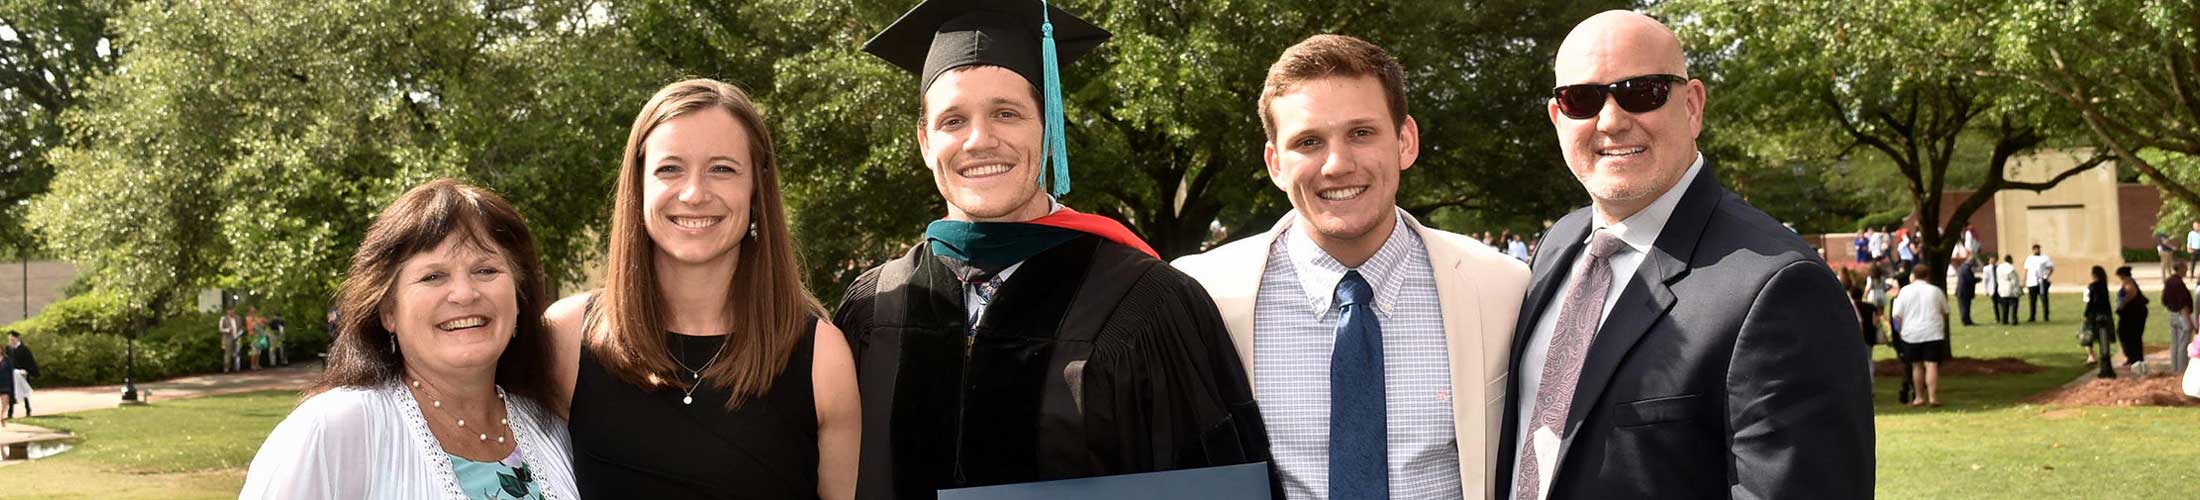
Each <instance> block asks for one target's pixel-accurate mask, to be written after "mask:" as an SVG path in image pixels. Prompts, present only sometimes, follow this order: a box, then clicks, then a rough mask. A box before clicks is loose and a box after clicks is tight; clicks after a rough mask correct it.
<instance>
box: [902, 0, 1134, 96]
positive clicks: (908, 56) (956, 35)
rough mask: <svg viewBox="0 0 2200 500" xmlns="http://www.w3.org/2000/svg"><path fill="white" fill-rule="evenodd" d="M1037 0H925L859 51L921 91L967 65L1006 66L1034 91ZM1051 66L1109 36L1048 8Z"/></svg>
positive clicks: (1065, 62)
mask: <svg viewBox="0 0 2200 500" xmlns="http://www.w3.org/2000/svg"><path fill="white" fill-rule="evenodd" d="M1041 5H1044V4H1042V3H1040V2H1039V1H1038V0H926V1H925V2H923V3H920V4H917V7H916V8H913V9H910V10H909V12H907V13H904V14H902V16H901V18H900V19H896V20H894V24H893V25H890V26H887V27H886V29H885V30H883V31H880V32H879V34H878V36H876V37H872V38H871V41H870V42H866V43H864V44H863V51H864V52H869V53H871V54H872V55H876V56H878V57H879V58H880V59H885V60H886V62H889V63H893V64H894V65H895V66H899V67H901V69H903V70H906V71H908V72H911V73H916V74H917V75H918V76H921V77H923V84H922V87H919V88H922V89H930V88H932V81H933V80H935V79H938V78H939V76H940V74H941V73H945V72H947V71H948V70H951V69H955V68H960V67H963V66H970V65H978V64H983V65H991V66H1000V67H1003V68H1007V69H1008V70H1009V71H1014V72H1016V74H1019V75H1023V77H1024V80H1027V81H1029V82H1031V85H1032V86H1033V87H1034V88H1036V87H1038V86H1039V85H1041V84H1042V83H1043V82H1045V80H1043V79H1042V75H1041V69H1042V66H1041V60H1040V57H1041V54H1042V53H1041V52H1040V50H1041V47H1040V45H1041V43H1040V39H1039V35H1040V16H1039V9H1040V6H1041ZM1046 9H1047V11H1046V12H1047V17H1048V19H1047V20H1048V21H1051V22H1052V23H1053V24H1054V46H1055V62H1056V63H1058V64H1060V65H1062V66H1068V65H1069V63H1070V62H1072V61H1075V60H1077V58H1078V57H1080V56H1083V55H1084V54H1085V53H1087V52H1091V51H1092V49H1094V48H1097V47H1099V46H1100V43H1101V42H1105V41H1107V40H1108V37H1109V36H1110V35H1109V34H1108V32H1107V30H1103V29H1100V27H1098V26H1093V25H1092V23H1088V22H1085V20H1083V19H1078V18H1077V16H1074V15H1070V13H1069V12H1065V11H1063V10H1062V9H1061V8H1059V7H1052V6H1049V7H1047V8H1046Z"/></svg>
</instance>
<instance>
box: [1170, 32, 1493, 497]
mask: <svg viewBox="0 0 2200 500" xmlns="http://www.w3.org/2000/svg"><path fill="white" fill-rule="evenodd" d="M1260 113H1261V122H1262V125H1263V126H1264V128H1265V129H1266V132H1267V136H1268V143H1267V147H1266V148H1265V152H1264V160H1265V161H1266V163H1267V166H1268V174H1269V177H1270V178H1271V179H1272V180H1273V181H1274V182H1275V184H1276V187H1277V188H1279V189H1281V190H1283V192H1284V193H1285V194H1286V195H1287V196H1288V197H1289V198H1290V199H1291V205H1292V207H1293V208H1294V209H1295V210H1293V211H1292V213H1291V214H1289V215H1286V216H1284V217H1283V219H1282V220H1280V221H1277V222H1276V225H1275V226H1274V227H1273V228H1271V229H1270V230H1268V231H1267V232H1264V233H1261V234H1259V235H1255V236H1252V237H1249V238H1245V239H1242V240H1239V241H1236V242H1233V243H1230V244H1227V245H1224V246H1222V247H1221V248H1217V249H1215V250H1214V251H1211V252H1207V253H1204V254H1200V255H1193V256H1189V257H1185V258H1183V259H1179V260H1178V261H1177V262H1176V267H1177V268H1178V269H1181V270H1183V271H1184V272H1185V273H1187V274H1190V275H1192V277H1193V278H1194V279H1197V280H1199V282H1200V284H1201V285H1202V286H1204V287H1206V288H1207V291H1208V292H1209V294H1211V295H1212V296H1213V297H1214V300H1215V304H1216V306H1217V307H1218V308H1219V309H1220V310H1221V313H1222V318H1223V322H1224V324H1225V325H1226V326H1227V328H1228V330H1229V332H1230V337H1231V340H1232V341H1233V342H1234V344H1235V345H1234V347H1235V348H1236V349H1237V351H1238V356H1239V358H1240V359H1243V360H1245V363H1244V365H1245V367H1246V369H1247V370H1248V371H1249V372H1250V375H1251V377H1252V379H1253V385H1254V395H1255V399H1256V400H1257V401H1258V402H1259V404H1260V408H1261V413H1262V414H1263V416H1264V418H1265V419H1266V422H1267V424H1268V435H1269V440H1270V446H1271V451H1272V453H1273V455H1274V457H1275V464H1276V467H1275V469H1276V473H1277V474H1278V476H1279V479H1280V481H1279V483H1280V484H1282V486H1283V488H1284V492H1285V495H1286V496H1287V497H1289V498H1292V499H1324V498H1337V499H1351V498H1476V499H1485V498H1490V494H1491V493H1490V492H1489V491H1488V490H1489V489H1490V484H1491V483H1492V481H1491V476H1490V474H1491V472H1492V463H1493V460H1494V456H1495V452H1496V448H1495V445H1496V442H1497V441H1496V440H1497V435H1496V434H1497V431H1498V424H1499V422H1500V418H1499V417H1500V412H1501V411H1502V410H1503V408H1504V403H1505V402H1504V399H1503V398H1504V394H1505V385H1506V383H1505V380H1506V375H1505V364H1506V363H1505V362H1506V356H1507V355H1508V351H1507V347H1508V346H1510V345H1511V343H1512V327H1513V323H1514V319H1515V316H1516V315H1517V314H1518V308H1519V304H1520V299H1521V296H1522V295H1523V294H1524V293H1525V291H1526V290H1527V285H1528V278H1529V274H1528V268H1527V266H1526V265H1524V264H1522V263H1521V262H1520V261H1518V260H1514V259H1512V258H1509V257H1507V256H1505V254H1504V253H1503V252H1500V251H1498V250H1496V249H1493V248H1490V247H1489V246H1488V245H1485V244H1483V243H1481V242H1479V241H1475V240H1474V239H1473V238H1471V237H1467V236H1464V235H1459V234H1453V233H1448V232H1443V231H1438V230H1435V229H1430V228H1428V227H1426V226H1423V225H1422V224H1421V223H1420V221H1418V220H1415V219H1414V218H1413V216H1412V215H1411V214H1408V213H1406V212H1405V211H1404V210H1400V209H1399V208H1398V207H1397V192H1398V184H1399V177H1400V174H1402V173H1403V172H1404V170H1405V169H1407V168H1410V167H1412V166H1413V161H1414V159H1415V157H1416V156H1417V155H1418V154H1419V152H1418V149H1419V146H1420V137H1419V136H1420V132H1419V129H1418V126H1417V125H1416V124H1415V123H1414V121H1413V118H1412V117H1411V116H1409V115H1408V114H1407V113H1406V103H1405V95H1404V72H1403V70H1402V69H1401V68H1400V66H1399V65H1398V62H1397V61H1396V60H1394V59H1392V58H1391V57H1390V56H1389V55H1388V54H1386V53H1384V51H1383V50H1382V49H1381V48H1380V47H1376V46H1375V45H1373V44H1369V43H1367V42H1365V41H1361V40H1359V39H1355V38H1351V37H1345V36H1336V35H1318V36H1315V37H1312V38H1309V39H1307V40H1306V41H1304V42H1300V43H1299V44H1298V45H1296V46H1293V47H1291V48H1290V49H1288V50H1286V51H1285V52H1284V53H1283V56H1282V57H1281V58H1280V59H1279V60H1277V61H1276V63H1275V65H1274V66H1272V67H1270V68H1269V71H1268V77H1267V82H1266V83H1265V84H1264V85H1263V88H1262V92H1261V100H1260Z"/></svg>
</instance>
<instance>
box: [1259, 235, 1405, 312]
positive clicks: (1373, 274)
mask: <svg viewBox="0 0 2200 500" xmlns="http://www.w3.org/2000/svg"><path fill="white" fill-rule="evenodd" d="M1395 210H1396V213H1395V214H1393V217H1395V218H1396V219H1395V220H1394V221H1393V223H1392V224H1391V228H1390V235H1389V236H1388V237H1386V238H1385V239H1384V240H1383V246H1382V248H1380V249H1377V250H1375V255H1374V256H1372V257H1369V258H1368V259H1367V262H1364V263H1361V264H1360V267H1357V268H1351V267H1345V265H1344V263H1343V262H1338V261H1337V259H1336V258H1335V257H1330V256H1329V252H1327V251H1324V250H1322V248H1321V246H1320V245H1318V244H1316V243H1314V237H1312V236H1307V235H1306V230H1305V229H1303V228H1300V227H1298V219H1299V214H1298V212H1297V211H1292V212H1291V213H1290V214H1286V215H1285V216H1284V217H1285V218H1286V220H1289V221H1291V223H1290V224H1289V225H1287V226H1284V230H1283V231H1284V236H1283V246H1284V255H1285V256H1286V257H1287V258H1289V259H1290V262H1291V265H1292V268H1293V270H1295V271H1297V273H1298V276H1299V286H1300V287H1301V288H1302V291H1303V292H1304V293H1305V294H1306V298H1307V305H1308V306H1310V307H1312V308H1313V311H1314V314H1315V315H1316V316H1325V315H1328V314H1329V313H1331V312H1333V310H1334V309H1335V308H1336V307H1335V306H1334V305H1333V304H1332V303H1331V301H1332V300H1334V299H1335V298H1336V293H1337V283H1339V282H1342V281H1344V273H1345V271H1359V272H1360V277H1361V278H1364V279H1366V280H1367V284H1368V286H1369V287H1370V288H1373V289H1374V290H1375V314H1376V316H1377V317H1379V318H1388V317H1389V316H1390V310H1391V308H1392V305H1393V304H1396V303H1397V301H1398V294H1399V290H1400V287H1401V286H1402V285H1401V283H1402V282H1403V281H1404V280H1402V279H1400V277H1399V276H1398V269H1399V266H1401V265H1403V263H1404V261H1405V257H1406V256H1407V255H1408V254H1409V253H1410V252H1412V251H1413V250H1414V249H1416V248H1419V247H1420V244H1419V243H1420V241H1421V240H1420V238H1421V236H1420V235H1418V234H1414V232H1413V230H1412V229H1411V228H1408V227H1407V223H1406V218H1405V210H1404V209H1395Z"/></svg>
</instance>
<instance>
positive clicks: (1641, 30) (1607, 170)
mask: <svg viewBox="0 0 2200 500" xmlns="http://www.w3.org/2000/svg"><path fill="white" fill-rule="evenodd" d="M1552 70H1553V74H1554V76H1555V77H1556V78H1557V81H1556V82H1555V83H1556V86H1557V87H1569V86H1573V88H1574V89H1575V92H1573V95H1577V96H1579V95H1583V94H1584V92H1581V91H1580V89H1582V88H1583V87H1580V86H1587V88H1590V89H1594V92H1593V93H1586V95H1587V96H1588V98H1589V99H1593V100H1594V101H1593V102H1588V103H1584V102H1579V101H1574V102H1570V103H1569V106H1571V107H1573V111H1572V112H1571V113H1573V114H1571V115H1569V114H1565V113H1562V112H1561V110H1560V106H1559V102H1558V99H1556V97H1557V94H1558V91H1555V90H1554V91H1553V99H1551V100H1550V103H1549V105H1548V106H1547V107H1548V110H1549V113H1550V117H1551V126H1552V127H1553V128H1555V129H1557V131H1558V142H1559V148H1560V149H1561V150H1562V151H1563V152H1564V153H1565V154H1566V166H1567V168H1569V169H1571V170H1572V171H1573V174H1574V178H1575V179H1577V180H1580V181H1581V184H1582V187H1584V188H1587V189H1588V191H1589V198H1590V199H1591V200H1592V201H1594V202H1595V203H1594V205H1595V207H1596V212H1597V217H1598V219H1599V220H1601V221H1603V222H1606V223H1616V222H1618V221H1620V220H1622V219H1625V218H1627V217H1628V216H1631V215H1633V214H1634V213H1635V212H1636V211H1639V210H1641V209H1642V207H1645V206H1648V205H1649V204H1650V202H1651V201H1653V200H1654V199H1656V198H1657V197H1658V196H1660V195H1662V194H1664V193H1665V192H1666V191H1667V190H1670V189H1672V188H1673V186H1674V185H1676V184H1678V183H1679V182H1680V179H1681V178H1682V177H1684V176H1685V175H1686V173H1687V172H1688V171H1689V169H1690V168H1691V165H1694V164H1695V163H1696V158H1697V153H1696V136H1697V134H1698V133H1700V132H1702V131H1703V109H1704V96H1705V93H1704V86H1703V82H1701V81H1697V80H1692V79H1689V78H1688V58H1687V57H1686V56H1685V55H1684V54H1683V53H1682V52H1681V42H1680V39H1679V38H1675V37H1674V36H1673V31H1672V30H1668V29H1666V28H1665V25H1664V24H1661V23H1659V22H1658V21H1657V20H1656V19H1651V18H1650V17H1649V16H1645V15H1642V14H1636V13H1633V12H1627V11H1619V10H1615V11H1608V12H1604V13H1601V14H1597V15H1595V16H1591V17H1589V19H1588V20H1585V21H1582V22H1581V24H1580V25H1577V26H1575V27H1574V31H1573V32H1572V33H1568V34H1567V35H1566V42H1565V43H1563V44H1560V45H1559V46H1558V61H1557V64H1554V65H1552ZM1674 77H1678V78H1674ZM1621 82H1631V83H1625V84H1621ZM1615 84H1619V85H1615ZM1621 88H1625V89H1628V90H1627V91H1626V93H1627V95H1628V96H1629V97H1628V99H1627V101H1628V102H1631V103H1634V104H1631V105H1623V104H1620V101H1621V99H1619V98H1617V97H1611V95H1612V94H1608V93H1607V92H1613V91H1615V90H1612V89H1621ZM1584 107H1586V108H1588V109H1581V108H1584ZM1630 108H1632V109H1630ZM1583 112H1591V113H1593V114H1590V115H1588V116H1586V117H1581V118H1576V116H1581V115H1582V114H1583Z"/></svg>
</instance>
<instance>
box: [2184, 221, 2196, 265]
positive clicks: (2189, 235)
mask: <svg viewBox="0 0 2200 500" xmlns="http://www.w3.org/2000/svg"><path fill="white" fill-rule="evenodd" d="M2185 254H2186V255H2187V256H2188V257H2187V258H2188V259H2189V260H2186V261H2185V275H2186V276H2191V275H2193V272H2192V264H2193V261H2194V260H2200V221H2192V230H2191V231H2187V232H2185Z"/></svg>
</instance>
